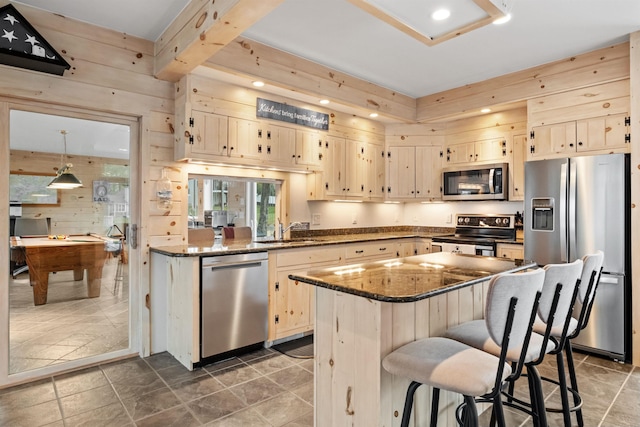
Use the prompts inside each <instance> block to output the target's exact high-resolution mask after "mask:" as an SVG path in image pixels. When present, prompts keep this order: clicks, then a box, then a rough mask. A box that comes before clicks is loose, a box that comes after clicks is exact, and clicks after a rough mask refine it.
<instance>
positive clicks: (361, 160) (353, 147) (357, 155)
mask: <svg viewBox="0 0 640 427" xmlns="http://www.w3.org/2000/svg"><path fill="white" fill-rule="evenodd" d="M365 145H366V143H365V142H360V141H351V140H347V143H346V150H347V151H346V175H347V185H346V192H345V195H346V196H348V197H350V198H362V196H363V195H364V187H365V186H364V179H365V170H366V165H367V158H366V156H365Z"/></svg>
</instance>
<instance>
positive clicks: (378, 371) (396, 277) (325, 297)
mask: <svg viewBox="0 0 640 427" xmlns="http://www.w3.org/2000/svg"><path fill="white" fill-rule="evenodd" d="M533 267H535V264H534V263H531V262H526V261H522V260H520V261H518V260H509V259H500V258H494V257H480V256H471V255H460V254H451V253H434V254H426V255H418V256H412V257H406V258H399V259H393V260H385V261H377V262H371V263H362V264H351V265H345V266H339V267H330V268H324V269H318V270H311V271H307V272H306V273H304V274H292V275H290V276H289V278H290V279H291V280H296V281H300V282H304V283H308V284H311V285H314V286H316V307H315V332H314V334H315V335H314V345H315V349H314V350H315V406H314V410H315V420H316V424H315V425H317V426H337V425H356V426H376V425H378V426H392V425H399V424H400V418H401V416H402V409H403V405H404V398H405V393H406V390H407V387H408V385H409V381H408V380H406V379H404V378H399V377H394V376H392V375H390V374H389V373H387V372H386V371H385V370H384V369H383V368H382V363H381V362H382V359H383V358H384V357H385V356H386V355H387V354H389V353H391V352H392V351H393V350H394V349H396V348H398V347H400V346H402V345H404V344H406V343H408V342H410V341H414V340H416V339H421V338H426V337H429V336H438V335H442V333H443V332H444V331H445V330H446V329H447V328H449V327H451V326H454V325H457V324H459V323H462V322H466V321H469V320H474V319H480V318H482V317H483V309H484V302H485V298H486V292H487V285H488V283H489V279H490V278H491V277H492V276H493V275H495V274H498V273H504V272H515V271H520V270H525V269H528V268H533ZM429 393H430V390H429V389H428V387H421V388H420V389H419V390H418V392H417V393H416V400H415V404H414V408H415V409H414V419H415V420H416V424H419V425H426V424H428V420H429V415H430V414H429V404H430V396H429ZM459 403H460V397H459V396H457V395H455V394H451V393H447V392H443V393H442V394H441V396H440V411H439V412H440V418H439V420H440V423H441V424H442V425H454V424H455V421H454V415H453V412H454V409H455V407H456V406H457V405H458V404H459Z"/></svg>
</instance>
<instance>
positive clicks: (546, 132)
mask: <svg viewBox="0 0 640 427" xmlns="http://www.w3.org/2000/svg"><path fill="white" fill-rule="evenodd" d="M532 131H533V135H534V139H532V140H531V141H530V149H529V156H530V157H532V158H539V157H546V156H549V155H554V154H566V155H571V153H575V151H576V123H575V122H566V123H557V124H552V125H544V126H536V127H534V128H532Z"/></svg>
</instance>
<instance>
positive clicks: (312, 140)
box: [296, 130, 322, 167]
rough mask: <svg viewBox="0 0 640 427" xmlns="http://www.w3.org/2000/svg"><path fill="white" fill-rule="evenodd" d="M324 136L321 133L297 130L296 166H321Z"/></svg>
mask: <svg viewBox="0 0 640 427" xmlns="http://www.w3.org/2000/svg"><path fill="white" fill-rule="evenodd" d="M321 150H322V136H321V134H320V132H317V131H308V130H296V164H297V165H300V166H311V167H316V166H318V165H319V164H320V153H321Z"/></svg>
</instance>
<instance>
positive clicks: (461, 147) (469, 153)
mask: <svg viewBox="0 0 640 427" xmlns="http://www.w3.org/2000/svg"><path fill="white" fill-rule="evenodd" d="M445 151H446V159H445V161H446V163H447V164H448V165H456V164H463V163H473V162H486V161H507V159H508V157H509V153H508V151H509V149H508V147H507V140H506V139H505V138H493V139H486V140H482V141H471V142H462V143H456V144H448V145H447V147H446V150H445Z"/></svg>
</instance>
